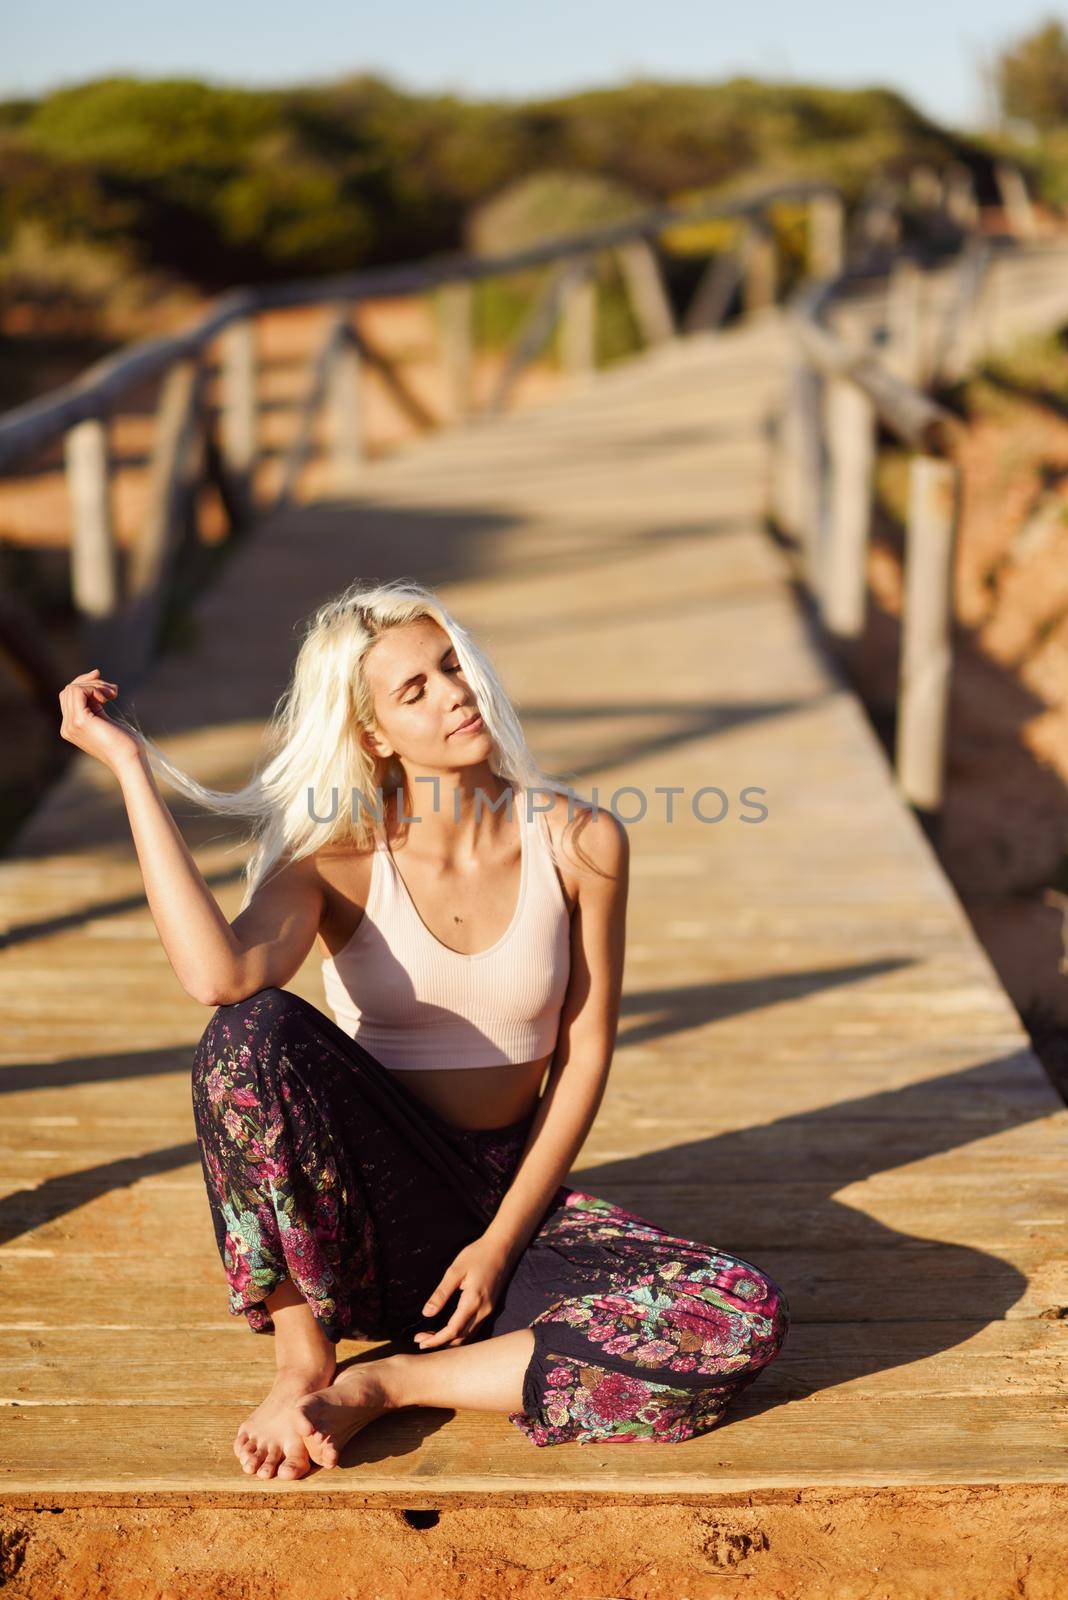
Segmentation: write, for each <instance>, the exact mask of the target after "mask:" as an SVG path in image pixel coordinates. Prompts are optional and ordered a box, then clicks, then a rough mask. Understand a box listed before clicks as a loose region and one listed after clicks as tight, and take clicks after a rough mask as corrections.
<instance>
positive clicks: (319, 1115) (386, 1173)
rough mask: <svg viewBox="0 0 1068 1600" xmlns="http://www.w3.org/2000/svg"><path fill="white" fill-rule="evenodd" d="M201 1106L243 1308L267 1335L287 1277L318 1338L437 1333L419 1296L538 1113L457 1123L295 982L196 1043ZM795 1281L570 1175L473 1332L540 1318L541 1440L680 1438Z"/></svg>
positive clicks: (469, 1229) (744, 1358) (716, 1398)
mask: <svg viewBox="0 0 1068 1600" xmlns="http://www.w3.org/2000/svg"><path fill="white" fill-rule="evenodd" d="M192 1091H193V1113H194V1119H195V1123H196V1130H197V1137H198V1141H199V1146H200V1153H201V1161H202V1166H203V1171H204V1179H205V1183H206V1186H207V1192H208V1200H209V1204H210V1207H211V1217H212V1222H213V1225H214V1229H215V1237H216V1242H217V1244H218V1247H219V1253H220V1256H221V1258H222V1262H223V1268H224V1271H225V1274H226V1280H227V1282H228V1284H229V1289H230V1310H231V1312H232V1313H233V1314H234V1315H244V1316H245V1317H246V1318H247V1320H248V1323H249V1325H250V1327H251V1328H252V1329H253V1331H254V1332H256V1333H273V1332H274V1322H273V1320H272V1318H271V1314H270V1312H269V1310H268V1309H267V1306H266V1305H265V1304H264V1302H265V1300H266V1298H267V1296H268V1295H270V1294H271V1293H272V1292H273V1291H274V1290H275V1289H276V1288H277V1287H278V1285H279V1284H280V1283H281V1282H282V1280H283V1279H284V1278H286V1277H288V1278H290V1279H292V1281H293V1283H294V1284H295V1285H296V1287H297V1289H298V1290H299V1292H300V1293H301V1294H302V1295H303V1297H304V1299H305V1300H306V1301H307V1303H308V1305H309V1306H310V1307H311V1310H312V1313H313V1315H314V1316H315V1318H316V1320H317V1322H318V1323H319V1325H320V1326H321V1327H322V1329H323V1331H324V1333H325V1334H326V1335H327V1337H328V1338H329V1339H331V1340H332V1341H333V1342H335V1343H336V1342H337V1341H338V1340H340V1339H345V1338H351V1339H392V1340H395V1341H401V1342H403V1343H405V1344H409V1345H410V1348H411V1349H413V1350H417V1349H418V1346H416V1345H415V1344H414V1342H412V1341H413V1336H414V1334H415V1333H416V1332H418V1331H420V1330H426V1331H435V1332H436V1331H437V1330H438V1329H439V1328H443V1327H444V1326H445V1324H446V1323H447V1322H448V1321H449V1318H450V1317H451V1316H452V1314H453V1312H454V1311H455V1309H456V1305H457V1303H458V1300H459V1290H455V1291H454V1292H453V1294H452V1296H451V1297H450V1298H449V1300H448V1301H447V1302H446V1304H445V1305H444V1306H443V1307H442V1308H441V1309H440V1310H439V1311H438V1312H437V1313H435V1315H434V1316H433V1317H424V1316H423V1315H422V1311H421V1308H422V1306H423V1304H424V1302H425V1300H426V1298H427V1295H428V1294H429V1293H430V1292H431V1290H432V1289H434V1288H435V1287H436V1286H437V1284H438V1281H439V1279H440V1278H441V1276H442V1274H443V1273H444V1271H445V1269H446V1267H447V1266H448V1265H449V1263H450V1262H451V1261H452V1260H453V1258H454V1257H455V1256H456V1255H457V1254H458V1252H459V1251H460V1250H461V1249H463V1247H464V1246H465V1245H466V1244H469V1243H470V1242H471V1241H472V1240H473V1239H475V1238H477V1237H478V1235H479V1234H480V1233H482V1231H483V1230H484V1229H485V1227H486V1226H487V1225H488V1223H489V1222H490V1220H491V1219H492V1217H493V1216H494V1214H495V1212H496V1210H497V1207H498V1206H499V1204H500V1201H501V1198H502V1196H503V1195H504V1193H505V1191H506V1190H507V1189H508V1187H509V1185H510V1184H511V1181H512V1178H513V1177H514V1175H515V1171H516V1169H517V1167H518V1165H519V1161H520V1159H521V1157H522V1153H523V1150H524V1148H525V1145H526V1140H527V1135H528V1133H529V1130H530V1124H531V1122H532V1120H533V1116H534V1113H533V1112H531V1114H530V1116H529V1117H527V1118H525V1119H524V1120H523V1121H521V1122H518V1123H515V1124H513V1125H512V1126H510V1127H506V1128H493V1129H488V1130H484V1131H483V1130H478V1131H468V1130H464V1129H460V1128H456V1127H453V1126H452V1125H451V1124H450V1123H448V1122H446V1121H445V1120H444V1119H443V1118H441V1117H440V1116H438V1115H437V1113H436V1112H434V1111H433V1110H431V1109H430V1107H428V1106H427V1105H425V1104H424V1102H423V1101H421V1100H420V1099H419V1098H418V1097H417V1096H416V1095H415V1094H414V1093H413V1092H412V1091H411V1090H410V1089H407V1088H406V1087H405V1085H404V1082H403V1075H402V1074H397V1073H391V1072H389V1071H388V1070H387V1069H386V1068H385V1067H384V1066H383V1065H382V1063H381V1062H380V1061H378V1060H376V1059H375V1057H374V1056H372V1055H370V1054H369V1053H368V1051H367V1050H365V1049H364V1048H363V1047H362V1046H361V1045H360V1044H358V1043H357V1042H356V1041H355V1040H354V1039H352V1038H350V1037H349V1035H348V1034H346V1033H345V1032H344V1031H343V1030H342V1029H341V1028H339V1027H338V1025H337V1024H336V1023H335V1022H334V1021H333V1019H332V1018H331V1017H328V1016H326V1015H325V1014H324V1013H323V1012H322V1011H320V1010H318V1008H317V1007H315V1006H313V1005H311V1004H310V1002H308V1001H307V1000H304V999H303V998H302V997H301V996H299V995H296V994H293V993H291V992H290V991H289V990H287V989H279V988H265V989H260V990H259V991H258V992H257V993H255V994H253V995H250V996H249V997H248V998H247V999H245V1000H241V1001H238V1002H236V1003H235V1004H233V1005H223V1006H219V1007H218V1009H217V1010H216V1011H215V1012H214V1013H213V1015H212V1017H211V1020H210V1022H209V1023H208V1026H207V1028H206V1029H205V1030H204V1033H203V1035H202V1037H201V1039H200V1041H199V1043H198V1045H197V1048H196V1053H195V1056H194V1062H193V1080H192ZM788 1326H789V1308H788V1305H787V1300H786V1296H785V1294H784V1293H783V1290H782V1289H781V1288H780V1287H779V1285H778V1284H776V1283H775V1282H774V1281H773V1280H772V1279H771V1278H770V1277H769V1276H768V1275H767V1273H765V1272H762V1271H761V1270H760V1268H759V1267H756V1266H754V1265H753V1264H752V1262H749V1261H743V1260H742V1259H741V1258H740V1257H738V1256H735V1255H731V1254H729V1253H728V1252H727V1251H725V1250H722V1249H719V1248H718V1247H716V1246H714V1245H711V1244H707V1243H702V1242H700V1241H697V1240H693V1239H684V1238H676V1237H674V1236H673V1235H671V1234H669V1233H667V1232H665V1230H664V1229H662V1228H659V1227H657V1226H656V1225H655V1223H652V1222H649V1221H646V1220H645V1219H644V1218H642V1217H640V1216H636V1215H635V1214H634V1213H633V1212H630V1211H625V1210H623V1208H622V1207H620V1206H617V1205H613V1204H611V1203H610V1202H609V1201H607V1200H602V1199H599V1198H598V1197H597V1196H596V1195H592V1194H587V1193H585V1192H584V1191H583V1190H581V1189H574V1188H570V1187H568V1186H567V1185H564V1184H562V1185H561V1186H560V1187H559V1188H558V1189H557V1190H556V1193H555V1194H554V1195H553V1196H552V1198H551V1199H550V1201H549V1203H548V1205H547V1206H546V1209H545V1211H544V1212H543V1214H542V1216H541V1218H540V1220H539V1222H538V1225H537V1227H536V1229H535V1232H534V1234H533V1236H532V1237H531V1239H530V1241H529V1242H528V1244H527V1245H526V1247H525V1249H524V1251H523V1253H522V1255H521V1257H520V1258H519V1260H518V1262H517V1263H516V1265H515V1267H514V1269H513V1271H512V1273H511V1275H510V1276H509V1278H508V1280H507V1283H506V1284H505V1286H504V1287H503V1288H502V1291H501V1293H500V1295H499V1297H498V1303H497V1305H496V1306H495V1307H494V1310H493V1312H492V1313H491V1314H490V1316H489V1317H487V1318H486V1319H485V1320H484V1321H483V1322H482V1323H481V1324H480V1325H479V1328H478V1329H477V1330H476V1332H475V1333H474V1335H472V1336H471V1337H470V1338H469V1339H468V1341H467V1342H468V1343H474V1342H477V1341H478V1340H480V1339H483V1338H491V1337H493V1336H494V1335H495V1334H502V1333H510V1332H512V1331H513V1330H514V1329H517V1328H525V1327H529V1328H531V1329H532V1330H533V1334H534V1350H533V1354H532V1356H531V1359H530V1363H529V1365H528V1367H527V1370H526V1373H525V1375H524V1381H523V1409H522V1410H521V1411H516V1412H510V1413H509V1414H508V1417H509V1421H511V1422H512V1423H514V1424H515V1426H516V1427H517V1428H519V1429H520V1430H521V1431H522V1432H523V1433H524V1434H526V1436H527V1437H528V1438H529V1439H531V1440H532V1441H533V1443H534V1444H536V1445H550V1444H563V1443H566V1442H568V1441H576V1442H578V1443H580V1444H590V1443H598V1444H605V1443H609V1442H615V1441H622V1440H648V1441H658V1442H662V1443H678V1442H679V1441H681V1440H683V1439H689V1438H692V1437H693V1436H694V1435H696V1434H700V1433H707V1432H708V1431H709V1429H711V1428H713V1427H714V1426H715V1425H716V1423H717V1422H718V1421H719V1419H720V1418H721V1417H722V1415H723V1413H724V1411H725V1410H726V1408H727V1406H728V1405H729V1404H730V1402H731V1400H732V1399H733V1397H734V1396H735V1395H737V1394H738V1393H739V1392H740V1391H741V1390H742V1389H744V1388H746V1387H747V1386H748V1385H749V1384H750V1383H752V1382H753V1380H754V1379H755V1378H756V1377H757V1376H758V1375H759V1373H760V1372H761V1371H762V1370H763V1369H764V1368H765V1367H766V1366H767V1365H768V1363H769V1362H771V1361H772V1360H774V1358H775V1356H776V1355H777V1354H778V1352H779V1349H780V1348H781V1346H782V1343H783V1340H784V1339H785V1337H786V1332H787V1328H788Z"/></svg>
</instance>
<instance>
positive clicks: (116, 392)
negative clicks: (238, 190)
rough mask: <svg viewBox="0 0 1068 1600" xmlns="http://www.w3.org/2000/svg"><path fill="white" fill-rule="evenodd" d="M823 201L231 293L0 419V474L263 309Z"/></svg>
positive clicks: (424, 285)
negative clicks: (181, 326) (187, 321)
mask: <svg viewBox="0 0 1068 1600" xmlns="http://www.w3.org/2000/svg"><path fill="white" fill-rule="evenodd" d="M821 195H826V196H828V197H832V198H834V199H836V200H838V201H840V200H841V194H840V191H839V190H838V189H837V188H836V187H835V186H834V185H833V184H830V183H827V182H825V181H823V180H820V179H808V180H804V181H799V182H795V183H788V184H776V185H769V186H765V187H764V188H762V189H759V190H755V191H753V192H752V193H749V194H746V195H740V196H736V197H734V198H724V199H720V200H713V201H707V202H704V203H702V204H699V205H696V206H660V207H657V208H654V209H652V210H649V211H645V212H642V213H641V214H640V215H639V216H637V217H634V218H630V219H627V220H625V221H622V222H617V223H609V224H606V225H604V226H602V227H599V228H591V229H587V230H585V231H584V232H581V233H573V234H565V235H562V236H561V237H560V238H558V239H550V240H545V241H542V242H541V243H539V244H536V245H530V246H528V247H526V248H525V249H523V250H516V251H511V252H509V253H507V254H505V255H498V256H469V255H463V254H459V253H457V254H454V255H446V256H441V257H437V258H434V257H432V258H430V259H429V260H426V261H417V262H411V263H404V264H402V265H399V266H391V267H374V268H368V269H365V270H363V271H360V272H350V273H343V274H340V275H337V276H333V277H328V278H310V279H308V280H306V281H300V282H294V283H287V284H275V285H265V286H263V287H260V288H255V289H239V290H233V291H231V292H230V293H228V294H226V295H224V296H223V297H222V298H221V299H220V300H219V301H217V302H216V304H215V305H214V306H213V308H212V309H211V310H210V311H209V312H208V313H207V314H206V315H205V316H203V317H202V318H201V319H200V320H199V321H198V322H196V323H194V324H193V326H192V327H191V328H188V329H187V330H186V331H185V332H182V333H176V334H170V335H167V336H165V337H162V338H156V339H148V340H143V341H141V342H139V343H138V344H136V345H134V346H133V347H132V348H131V349H129V350H124V351H119V352H117V353H116V354H114V355H111V356H107V357H105V358H104V360H102V361H100V362H98V363H96V364H95V365H94V366H92V367H90V368H89V369H88V370H87V371H86V372H85V373H83V374H82V375H81V377H79V378H77V379H75V380H74V381H73V382H72V383H69V384H66V385H65V386H64V387H63V388H61V389H58V390H57V391H56V392H55V393H54V394H52V395H49V396H48V397H46V398H45V399H43V400H35V401H30V402H28V403H27V404H26V405H23V406H18V407H15V408H14V409H13V410H11V411H8V412H6V413H3V414H0V472H3V471H5V470H7V469H8V468H9V467H10V466H11V465H12V464H13V463H14V462H15V461H17V460H18V459H20V457H22V456H25V455H27V454H29V453H30V452H32V451H34V450H38V449H41V448H42V447H43V446H45V445H46V444H49V443H51V441H52V440H53V439H55V438H58V437H59V435H60V434H63V433H65V432H66V431H67V430H68V429H70V428H72V427H74V426H75V425H76V424H77V423H79V422H83V421H86V420H88V419H90V418H99V417H101V416H103V415H105V414H106V412H107V411H108V409H109V408H110V406H111V405H112V404H113V403H114V402H115V401H116V400H117V399H118V398H119V396H120V395H121V394H123V393H124V392H125V391H126V390H127V389H129V388H131V387H133V386H134V385H135V384H138V383H144V382H147V381H148V380H149V379H151V378H154V377H156V376H158V374H159V373H161V372H163V371H164V370H165V369H166V368H167V367H169V366H170V365H171V364H172V363H173V362H175V361H181V360H188V359H190V358H192V357H194V356H197V355H199V353H200V352H201V351H202V350H203V349H204V347H205V346H206V345H208V344H210V343H211V341H212V340H213V339H214V338H216V337H217V335H218V334H220V333H221V332H222V331H223V330H224V329H225V328H226V327H228V326H229V325H230V324H231V323H233V322H236V321H238V320H240V319H243V318H246V317H251V316H255V315H257V314H259V313H262V312H265V311H278V310H283V309H292V308H294V307H297V306H308V305H318V304H323V303H327V302H333V301H344V302H347V303H349V304H356V303H358V302H359V301H361V300H374V299H384V298H389V297H393V296H400V295H405V294H416V293H420V292H422V291H424V290H427V289H435V288H441V287H444V286H445V285H447V284H453V283H473V282H476V281H478V280H480V279H483V278H492V277H499V276H501V275H503V274H506V273H512V272H521V271H525V270H527V269H529V268H531V267H538V266H544V265H547V264H549V263H552V262H554V261H559V260H562V259H564V258H566V257H569V256H577V255H585V254H588V253H589V252H591V251H598V250H608V249H612V248H613V247H616V246H618V245H622V244H625V243H627V242H628V241H629V240H632V239H641V238H648V237H649V236H651V235H655V234H658V233H662V232H664V231H665V229H667V228H669V227H674V226H676V225H677V224H679V223H686V222H705V221H710V220H712V219H718V218H729V217H749V216H754V215H757V214H759V213H760V212H762V211H763V210H764V209H766V207H767V206H769V205H773V204H778V203H780V202H786V201H790V200H811V199H814V198H816V197H818V196H821Z"/></svg>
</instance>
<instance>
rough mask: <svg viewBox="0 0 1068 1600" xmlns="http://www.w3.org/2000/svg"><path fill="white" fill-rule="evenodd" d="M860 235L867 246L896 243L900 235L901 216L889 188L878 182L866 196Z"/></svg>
mask: <svg viewBox="0 0 1068 1600" xmlns="http://www.w3.org/2000/svg"><path fill="white" fill-rule="evenodd" d="M860 232H861V237H862V239H863V241H864V243H865V244H867V245H869V246H873V247H874V246H878V245H887V246H893V245H896V244H897V243H898V240H899V239H900V236H901V218H900V217H899V215H898V211H897V204H896V201H895V199H894V195H893V193H892V192H891V190H890V189H889V188H888V187H887V186H886V185H885V184H880V185H879V186H878V187H877V188H876V189H875V190H874V191H873V192H872V193H871V194H870V195H869V197H868V199H867V200H866V202H865V204H864V209H863V211H862V213H861V219H860Z"/></svg>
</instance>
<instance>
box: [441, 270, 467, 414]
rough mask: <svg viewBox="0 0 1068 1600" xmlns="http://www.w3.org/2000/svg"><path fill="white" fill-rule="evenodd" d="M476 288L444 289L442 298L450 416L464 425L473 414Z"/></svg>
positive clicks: (449, 286)
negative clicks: (463, 422) (466, 419)
mask: <svg viewBox="0 0 1068 1600" xmlns="http://www.w3.org/2000/svg"><path fill="white" fill-rule="evenodd" d="M474 307H475V296H474V286H473V285H472V284H471V283H470V282H468V281H466V280H460V281H458V282H456V283H446V284H444V285H443V286H442V289H441V291H440V294H439V297H438V309H439V315H440V318H441V360H442V366H443V368H444V372H445V387H446V390H447V392H448V396H449V398H448V402H447V404H448V407H449V412H450V415H451V416H452V417H453V419H454V420H455V421H457V422H462V421H464V419H465V418H467V417H469V416H470V415H471V412H472V410H473V393H472V380H473V376H474V357H475V350H474V327H475V315H474Z"/></svg>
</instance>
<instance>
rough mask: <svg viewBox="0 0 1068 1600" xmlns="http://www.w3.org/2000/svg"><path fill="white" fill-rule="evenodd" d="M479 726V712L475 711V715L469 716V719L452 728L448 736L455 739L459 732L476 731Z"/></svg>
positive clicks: (480, 724)
mask: <svg viewBox="0 0 1068 1600" xmlns="http://www.w3.org/2000/svg"><path fill="white" fill-rule="evenodd" d="M481 727H482V717H481V714H480V713H479V712H477V711H476V712H475V715H474V716H473V717H472V718H471V721H470V722H465V723H463V724H462V726H461V727H459V728H454V729H453V730H452V732H451V733H450V734H449V738H450V739H455V738H456V736H457V735H458V734H461V733H477V732H478V730H479V729H480V728H481Z"/></svg>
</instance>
